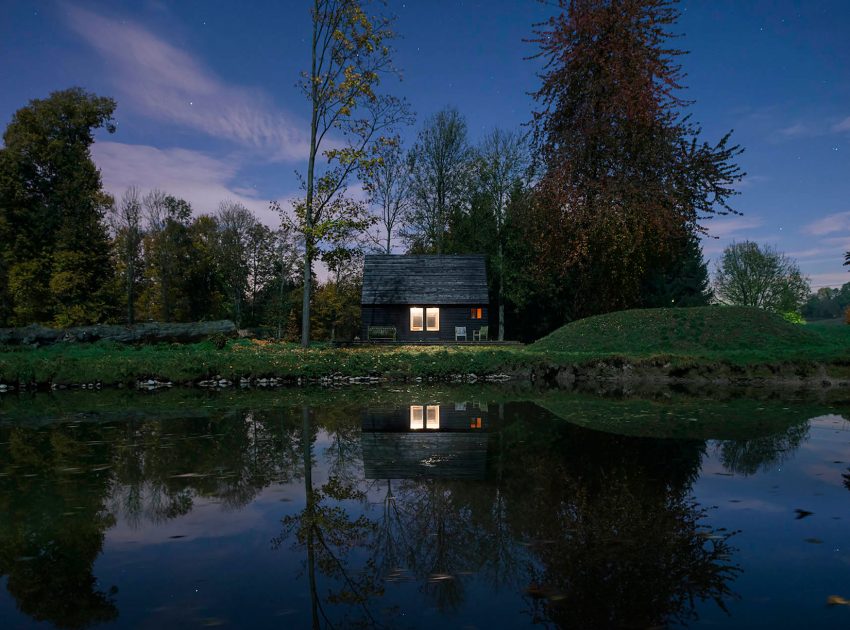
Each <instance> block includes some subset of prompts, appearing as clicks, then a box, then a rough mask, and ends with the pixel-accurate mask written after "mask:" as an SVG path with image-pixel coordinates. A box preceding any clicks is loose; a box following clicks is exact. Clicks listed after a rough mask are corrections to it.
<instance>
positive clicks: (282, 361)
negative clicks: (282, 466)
mask: <svg viewBox="0 0 850 630" xmlns="http://www.w3.org/2000/svg"><path fill="white" fill-rule="evenodd" d="M534 361H535V358H534V357H533V356H531V355H527V354H524V353H520V352H517V350H514V349H507V348H493V349H490V348H485V347H480V346H479V347H462V348H461V347H413V346H411V347H393V348H370V347H360V348H330V347H317V348H311V349H308V350H302V349H301V348H300V347H298V346H296V345H294V344H281V343H269V342H257V341H247V340H240V341H231V342H230V343H228V344H227V346H226V347H224V348H216V347H215V346H214V345H213V344H212V343H209V342H204V343H198V344H186V345H180V344H158V345H153V346H140V347H133V346H124V345H118V344H111V343H100V342H99V343H93V344H79V345H72V344H65V345H63V344H57V345H54V346H48V347H45V348H39V349H26V348H24V349H14V350H6V351H3V352H0V381H2V382H6V383H9V382H12V383H14V382H20V383H55V384H71V383H94V382H100V383H104V384H116V383H131V382H134V381H136V380H137V379H147V378H157V379H160V380H167V381H172V382H175V383H182V382H188V381H199V380H203V379H209V378H212V377H217V378H223V379H228V380H231V381H235V380H237V379H239V378H240V377H251V378H265V377H276V378H282V379H285V380H293V379H298V378H307V379H314V378H320V377H327V376H333V375H338V376H351V377H354V376H383V377H386V378H390V379H399V380H403V379H408V378H413V377H417V376H420V377H433V378H448V377H450V376H452V375H456V374H463V375H466V374H479V375H484V374H494V373H498V372H501V371H504V370H516V369H523V368H524V367H525V366H527V365H529V364H530V363H533V362H534Z"/></svg>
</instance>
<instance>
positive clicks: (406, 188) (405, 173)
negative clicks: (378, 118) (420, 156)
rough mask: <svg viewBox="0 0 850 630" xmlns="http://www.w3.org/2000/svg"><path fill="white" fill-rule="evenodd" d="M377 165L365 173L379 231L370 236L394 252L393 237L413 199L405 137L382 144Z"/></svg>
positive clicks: (376, 243) (387, 252)
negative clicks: (402, 140)
mask: <svg viewBox="0 0 850 630" xmlns="http://www.w3.org/2000/svg"><path fill="white" fill-rule="evenodd" d="M377 158H378V159H377V160H376V161H375V164H374V165H373V166H372V167H371V168H369V169H367V170H366V172H365V173H364V175H365V176H364V178H363V179H364V182H363V183H364V187H365V188H366V192H367V193H369V201H370V202H371V203H372V205H373V206H375V208H376V210H377V223H378V227H379V229H378V231H377V232H375V233H369V235H368V236H369V239H370V240H371V241H372V243H373V244H374V245H375V246H377V247H378V248H379V249H380V250H381V251H382V252H383V253H385V254H392V251H393V240H394V239H395V237H396V236H397V232H398V230H399V228H400V227H401V222H402V220H403V218H404V215H405V213H406V212H407V210H408V208H409V207H410V201H411V197H410V195H411V183H412V182H411V173H410V161H409V160H407V159H406V156H405V155H404V151H403V149H402V146H401V138H400V137H399V136H395V137H393V138H388V139H387V141H386V142H384V143H382V144H381V145H380V146H379V147H378V151H377Z"/></svg>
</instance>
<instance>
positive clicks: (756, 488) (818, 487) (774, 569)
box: [693, 416, 850, 628]
mask: <svg viewBox="0 0 850 630" xmlns="http://www.w3.org/2000/svg"><path fill="white" fill-rule="evenodd" d="M848 467H850V423H848V422H847V421H845V420H844V419H843V418H841V417H840V416H822V417H819V418H815V419H813V420H812V421H811V422H810V429H809V433H808V439H807V441H805V442H803V443H802V444H801V445H800V448H798V449H797V450H796V451H795V452H793V453H791V454H790V455H789V457H787V458H786V459H785V460H784V461H781V462H779V463H776V464H774V465H773V466H771V467H770V469H769V470H767V471H759V472H758V473H756V474H753V475H749V476H744V475H740V474H735V475H733V476H728V472H727V471H726V469H725V468H724V466H723V465H722V463H721V462H720V459H719V449H718V445H717V444H716V443H713V444H712V445H711V446H710V447H709V449H708V453H707V456H706V458H705V459H704V460H703V466H702V471H701V476H700V478H699V480H698V481H697V482H696V483H695V484H694V488H693V490H694V495H695V496H696V497H697V499H698V500H699V502H700V503H701V504H702V505H705V506H717V507H716V509H713V510H711V511H710V512H709V519H708V522H709V523H710V524H712V525H713V526H715V527H726V528H728V529H730V530H741V532H740V533H739V534H737V535H736V536H735V537H734V538H733V541H734V544H735V546H736V547H737V548H738V550H739V551H738V553H737V554H736V558H735V560H736V561H737V562H738V563H740V564H741V565H742V566H743V567H744V572H743V574H742V575H741V576H740V577H739V578H738V579H737V581H736V584H735V590H736V591H737V592H738V593H741V594H743V595H744V597H743V599H742V600H740V601H737V602H732V603H731V604H730V606H729V610H730V612H731V614H732V616H731V618H729V617H726V615H724V614H723V613H721V612H719V611H717V610H716V609H715V608H713V607H712V606H706V605H703V606H702V607H701V610H700V615H701V622H702V623H704V624H706V625H710V624H720V625H723V626H724V627H729V626H734V627H741V628H746V627H753V628H754V627H765V628H767V627H774V628H781V627H788V628H792V627H818V626H819V627H836V628H839V627H840V628H847V627H850V608H848V607H836V608H834V609H827V607H826V599H827V597H828V596H829V595H841V596H843V597H846V598H848V599H850V492H848V489H847V488H845V487H844V485H843V479H842V475H843V474H844V473H847V472H848ZM795 510H805V511H808V512H812V514H811V515H810V516H806V517H804V518H801V519H798V518H797V513H796V512H795ZM813 613H816V614H817V615H818V617H817V619H818V621H817V622H816V623H813V620H812V615H813ZM832 624H834V625H832Z"/></svg>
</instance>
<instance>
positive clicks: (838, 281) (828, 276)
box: [809, 271, 850, 291]
mask: <svg viewBox="0 0 850 630" xmlns="http://www.w3.org/2000/svg"><path fill="white" fill-rule="evenodd" d="M847 282H850V273H847V272H846V271H843V272H841V271H839V272H834V273H813V274H810V275H809V284H810V286H811V287H812V290H813V291H817V290H818V289H822V288H823V287H833V288H840V287H841V285H843V284H845V283H847Z"/></svg>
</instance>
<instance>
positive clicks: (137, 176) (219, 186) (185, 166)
mask: <svg viewBox="0 0 850 630" xmlns="http://www.w3.org/2000/svg"><path fill="white" fill-rule="evenodd" d="M92 157H93V158H94V161H95V164H97V167H98V168H99V169H100V171H101V175H102V177H103V185H104V188H105V189H106V190H107V191H108V192H109V193H111V194H112V195H113V196H115V197H116V198H120V196H121V194H122V193H123V192H124V191H125V190H126V189H127V188H128V187H130V186H138V187H139V188H140V189H142V190H150V189H152V188H159V189H161V190H163V191H165V192H167V193H169V194H172V195H174V196H176V197H180V198H181V199H185V200H186V201H188V202H189V203H190V204H192V208H193V209H194V210H195V212H196V213H204V212H206V213H212V212H215V210H216V209H217V208H218V205H219V203H221V202H222V201H224V200H225V199H230V200H233V201H237V202H239V203H241V204H243V205H244V206H245V207H246V208H248V209H249V210H251V211H253V212H254V214H255V215H256V216H257V218H259V219H260V220H261V221H263V222H264V223H265V224H266V225H269V226H270V227H277V226H278V225H279V224H280V218H279V217H278V216H277V215H276V214H275V213H274V212H271V211H270V210H269V203H268V199H263V198H260V197H259V196H258V195H257V194H256V191H253V192H254V193H255V194H253V195H252V194H249V191H248V189H245V188H239V187H238V186H234V185H232V184H231V182H233V181H234V180H235V179H236V177H237V173H238V170H239V169H238V165H237V162H236V160H221V159H217V158H214V157H211V156H209V155H207V154H205V153H201V152H199V151H190V150H188V149H179V148H172V149H159V148H156V147H152V146H147V145H141V144H123V143H120V142H96V143H95V144H94V145H93V147H92ZM281 205H283V206H284V207H286V206H287V205H288V204H287V203H286V202H282V203H281Z"/></svg>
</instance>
